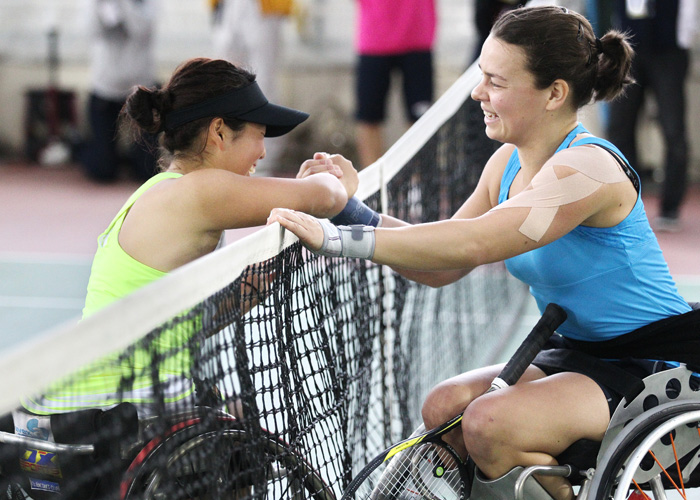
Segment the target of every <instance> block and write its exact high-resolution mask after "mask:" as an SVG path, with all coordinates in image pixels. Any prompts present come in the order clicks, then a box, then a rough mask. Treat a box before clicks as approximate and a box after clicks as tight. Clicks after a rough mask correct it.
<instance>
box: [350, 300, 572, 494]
mask: <svg viewBox="0 0 700 500" xmlns="http://www.w3.org/2000/svg"><path fill="white" fill-rule="evenodd" d="M565 320H566V312H565V311H564V310H563V309H562V308H561V307H559V306H558V305H556V304H549V305H547V307H546V308H545V311H544V313H543V314H542V317H541V318H540V319H539V321H538V322H537V324H536V325H535V327H534V328H533V329H532V331H531V332H530V333H529V334H528V336H527V338H526V339H525V340H524V341H523V343H522V344H521V345H520V346H519V347H518V349H517V350H516V352H515V354H513V356H512V357H511V359H510V360H509V361H508V363H506V365H505V367H504V368H503V370H502V371H501V373H500V374H499V376H498V377H496V378H495V379H494V380H493V382H492V384H491V387H490V388H489V390H488V391H487V392H491V391H494V390H497V389H502V388H504V387H508V386H509V385H512V384H514V383H516V382H517V381H518V379H519V378H520V377H521V376H522V374H523V373H524V372H525V369H526V368H527V367H528V366H529V365H530V363H532V360H533V359H534V358H535V356H536V355H537V353H538V352H539V351H540V350H541V349H542V346H544V344H545V342H546V341H547V339H549V337H550V336H551V335H552V334H553V333H554V330H556V329H557V327H558V326H559V325H561V324H562V323H563V322H564V321H565ZM461 422H462V414H461V413H460V414H459V415H457V416H456V417H454V418H453V419H451V420H450V421H448V422H445V423H444V424H442V425H441V426H439V427H436V428H435V429H431V430H430V431H427V432H426V431H425V428H424V427H423V426H420V427H419V428H418V429H416V431H415V432H414V433H413V434H412V435H411V436H410V437H409V438H407V439H405V440H403V441H401V442H399V443H397V444H395V445H393V446H391V447H390V448H388V449H386V450H384V451H383V452H382V453H380V454H379V455H377V456H376V457H375V458H374V459H373V460H372V461H371V462H370V463H369V464H367V466H365V468H364V469H362V470H361V471H360V473H359V474H358V475H357V476H356V477H355V478H354V479H353V480H352V481H351V482H350V484H349V485H348V487H347V489H346V490H345V492H344V493H343V496H342V498H341V500H351V499H353V498H354V499H357V500H360V499H371V500H389V499H392V500H409V499H419V498H420V499H430V500H455V499H462V500H463V499H464V498H465V496H466V493H465V488H466V487H467V486H468V485H469V484H471V483H470V471H469V467H467V463H466V462H465V461H464V460H463V459H462V458H461V457H460V456H459V455H458V454H457V452H455V450H453V449H452V448H451V447H450V446H449V445H448V444H447V443H445V442H444V441H443V440H442V436H443V435H444V434H446V433H448V432H450V431H451V430H453V429H455V428H457V427H459V426H460V423H461Z"/></svg>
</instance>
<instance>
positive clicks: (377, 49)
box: [355, 0, 437, 167]
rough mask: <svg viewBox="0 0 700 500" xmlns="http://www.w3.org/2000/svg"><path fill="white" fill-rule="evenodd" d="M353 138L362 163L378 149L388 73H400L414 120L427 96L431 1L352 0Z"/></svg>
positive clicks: (380, 151) (432, 25) (429, 88)
mask: <svg viewBox="0 0 700 500" xmlns="http://www.w3.org/2000/svg"><path fill="white" fill-rule="evenodd" d="M357 6H358V11H357V24H356V33H355V49H356V51H357V54H358V56H359V57H358V63H357V75H356V105H357V109H356V116H355V117H356V119H357V122H358V127H357V143H358V152H359V155H360V163H361V166H362V167H366V166H367V165H370V164H371V163H373V162H374V161H375V160H377V158H379V157H380V156H381V155H382V154H383V153H384V139H383V133H382V132H383V131H382V125H383V122H384V118H385V114H386V100H387V95H388V93H389V87H390V84H391V77H392V73H393V72H394V71H395V70H398V71H400V72H401V75H402V79H403V95H404V103H405V106H406V114H407V116H408V118H409V120H410V121H411V122H414V121H416V120H417V119H418V118H420V116H421V115H422V114H423V113H425V111H426V110H427V109H428V108H429V107H430V105H431V103H432V100H433V57H432V51H433V44H434V41H435V31H436V25H437V21H436V14H435V1H434V0H402V1H401V2H400V3H396V2H392V1H389V0H357Z"/></svg>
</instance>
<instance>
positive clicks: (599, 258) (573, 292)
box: [498, 124, 690, 341]
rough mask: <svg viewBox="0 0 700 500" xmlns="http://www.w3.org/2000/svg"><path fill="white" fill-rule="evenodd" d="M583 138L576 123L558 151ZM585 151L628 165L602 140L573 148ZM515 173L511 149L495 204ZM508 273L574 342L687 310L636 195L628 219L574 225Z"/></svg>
mask: <svg viewBox="0 0 700 500" xmlns="http://www.w3.org/2000/svg"><path fill="white" fill-rule="evenodd" d="M587 132H588V131H587V130H586V129H585V128H584V127H583V125H581V124H579V125H578V126H577V127H576V128H575V129H574V130H572V131H571V132H570V133H569V135H568V136H566V138H565V139H564V142H562V143H561V145H560V146H559V148H558V149H557V152H559V151H561V150H562V149H564V148H568V147H569V146H570V145H571V142H572V141H573V139H574V138H575V137H576V136H577V135H578V134H581V133H587ZM584 144H598V145H601V146H604V147H607V148H608V149H610V150H612V151H614V152H615V153H616V154H618V155H619V156H620V158H622V159H623V160H624V161H627V160H626V159H625V158H624V156H623V155H622V153H621V152H620V151H619V150H618V149H617V148H616V147H615V146H614V145H613V144H611V143H610V142H608V141H606V140H604V139H600V138H598V137H586V138H583V139H580V140H578V141H576V144H575V145H576V146H579V145H584ZM519 170H520V159H519V158H518V151H517V149H516V150H515V151H513V154H512V155H511V156H510V159H509V160H508V164H507V165H506V168H505V171H504V172H503V177H502V178H501V186H500V192H499V196H498V203H503V202H504V201H506V200H507V199H508V193H509V192H510V187H511V184H512V183H513V179H514V178H515V175H516V174H517V173H518V171H519ZM634 175H636V173H635V174H634ZM506 267H507V268H508V271H510V273H511V274H512V275H513V276H515V277H516V278H518V279H519V280H521V281H524V282H525V283H527V284H528V285H529V286H530V293H531V294H532V295H533V297H534V298H535V300H536V301H537V306H538V307H539V309H540V311H544V308H545V306H546V305H547V304H548V303H550V302H555V303H557V304H559V305H560V306H562V307H563V308H564V309H565V310H566V312H567V313H568V318H567V320H566V322H564V324H563V325H562V326H561V327H559V328H558V329H557V331H558V332H559V333H561V334H562V335H564V336H565V337H570V338H573V339H577V340H588V341H599V340H606V339H611V338H614V337H618V336H620V335H623V334H625V333H628V332H630V331H632V330H635V329H637V328H640V327H642V326H645V325H647V324H649V323H652V322H654V321H657V320H660V319H663V318H666V317H668V316H673V315H676V314H682V313H684V312H687V311H689V310H690V306H689V305H688V303H687V302H686V301H685V300H683V298H682V297H681V296H680V295H679V293H678V290H677V289H676V284H675V283H674V281H673V279H672V278H671V273H670V272H669V270H668V265H667V264H666V261H665V260H664V258H663V254H662V253H661V248H660V247H659V243H658V241H657V240H656V236H655V235H654V232H653V231H652V230H651V227H650V226H649V220H648V219H647V216H646V213H645V211H644V204H643V203H642V198H641V194H638V195H637V202H636V203H635V205H634V208H633V209H632V211H631V212H630V213H629V215H628V216H627V217H626V218H625V219H624V220H623V221H622V222H620V223H619V224H617V225H616V226H613V227H588V226H578V227H576V228H574V230H573V231H571V232H570V233H568V234H566V235H565V236H563V237H561V238H559V239H558V240H556V241H553V242H551V243H549V244H547V245H545V246H543V247H541V248H537V249H535V250H532V251H530V252H527V253H524V254H521V255H518V256H516V257H512V258H510V259H507V260H506Z"/></svg>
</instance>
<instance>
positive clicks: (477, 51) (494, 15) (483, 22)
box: [469, 0, 527, 64]
mask: <svg viewBox="0 0 700 500" xmlns="http://www.w3.org/2000/svg"><path fill="white" fill-rule="evenodd" d="M526 3H527V0H474V27H475V28H476V44H475V45H474V53H473V54H472V57H471V60H470V61H469V64H471V63H473V62H474V61H476V60H477V59H478V58H479V55H481V46H482V45H483V44H484V42H485V41H486V39H487V38H488V36H489V33H490V32H491V26H493V23H494V22H495V21H496V19H498V17H499V16H500V15H501V14H503V13H504V12H507V11H509V10H513V9H517V8H518V7H522V6H523V5H525V4H526Z"/></svg>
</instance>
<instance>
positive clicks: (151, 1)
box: [79, 0, 158, 182]
mask: <svg viewBox="0 0 700 500" xmlns="http://www.w3.org/2000/svg"><path fill="white" fill-rule="evenodd" d="M156 2H157V0H90V1H89V3H88V19H89V21H88V22H89V33H90V35H91V40H90V43H91V44H92V53H91V68H90V72H91V73H90V78H91V81H90V94H89V96H88V106H87V110H88V123H89V137H88V138H87V141H86V143H85V146H84V147H83V150H82V152H81V153H80V155H79V157H80V160H81V163H82V165H83V168H84V171H85V174H86V175H87V176H88V177H89V178H90V179H93V180H95V181H98V182H111V181H114V180H116V179H118V177H119V174H120V172H119V169H120V167H121V165H122V164H126V165H127V166H128V167H129V174H130V175H131V176H132V177H133V178H134V179H135V180H139V181H143V180H146V179H148V178H149V177H151V176H152V175H154V174H155V172H156V146H155V140H153V139H152V138H151V139H150V140H149V143H148V144H144V145H139V144H136V143H134V142H133V141H128V142H127V143H126V148H122V147H121V145H122V142H121V140H120V137H119V133H118V132H119V130H118V126H117V121H118V117H119V113H120V111H121V109H122V106H123V105H124V103H125V102H126V98H127V96H128V95H129V94H130V93H131V91H132V89H133V87H134V86H136V85H144V86H147V87H150V86H153V85H155V83H156V64H155V55H154V43H153V42H154V31H155V17H156V15H157V14H158V11H157V10H158V9H157V3H156ZM124 140H125V141H127V140H126V139H124ZM122 149H126V151H124V152H122Z"/></svg>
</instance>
